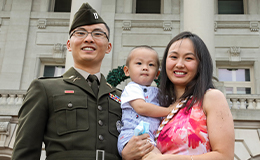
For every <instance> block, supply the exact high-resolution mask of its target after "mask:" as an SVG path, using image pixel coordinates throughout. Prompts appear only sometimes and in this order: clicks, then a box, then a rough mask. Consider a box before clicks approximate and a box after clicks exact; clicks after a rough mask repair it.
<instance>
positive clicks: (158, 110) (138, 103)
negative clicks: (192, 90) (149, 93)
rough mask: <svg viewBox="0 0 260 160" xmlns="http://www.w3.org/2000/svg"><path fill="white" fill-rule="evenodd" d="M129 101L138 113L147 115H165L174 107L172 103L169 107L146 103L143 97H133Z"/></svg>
mask: <svg viewBox="0 0 260 160" xmlns="http://www.w3.org/2000/svg"><path fill="white" fill-rule="evenodd" d="M129 103H130V105H131V106H132V107H133V108H134V110H135V111H136V112H137V113H138V114H140V115H143V116H149V117H164V116H167V115H168V114H169V113H170V112H171V111H172V109H173V108H174V107H175V106H173V105H170V106H169V107H161V106H157V105H155V104H152V103H147V102H145V100H143V99H135V100H132V101H130V102H129Z"/></svg>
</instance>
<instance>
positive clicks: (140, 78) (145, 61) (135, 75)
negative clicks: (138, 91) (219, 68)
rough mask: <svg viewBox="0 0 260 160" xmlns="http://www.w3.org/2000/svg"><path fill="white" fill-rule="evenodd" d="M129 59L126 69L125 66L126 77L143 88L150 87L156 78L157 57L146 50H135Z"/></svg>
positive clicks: (154, 53)
mask: <svg viewBox="0 0 260 160" xmlns="http://www.w3.org/2000/svg"><path fill="white" fill-rule="evenodd" d="M130 56H131V59H130V62H129V65H128V67H127V66H125V68H124V71H125V75H126V76H130V78H131V80H132V81H134V82H135V83H138V84H140V85H143V86H150V85H151V83H152V82H153V80H154V79H155V78H157V77H158V75H159V72H158V68H159V66H158V64H157V59H158V55H157V53H156V52H155V51H153V50H151V49H147V48H136V49H134V50H133V51H132V52H131V55H130Z"/></svg>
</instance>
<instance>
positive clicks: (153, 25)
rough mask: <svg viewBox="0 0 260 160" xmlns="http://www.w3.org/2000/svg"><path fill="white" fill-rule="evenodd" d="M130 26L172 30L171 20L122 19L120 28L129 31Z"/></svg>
mask: <svg viewBox="0 0 260 160" xmlns="http://www.w3.org/2000/svg"><path fill="white" fill-rule="evenodd" d="M132 27H136V28H163V30H164V31H171V30H172V22H171V21H163V22H162V21H157V22H154V21H146V22H144V21H123V23H122V28H123V30H126V31H129V30H131V28H132Z"/></svg>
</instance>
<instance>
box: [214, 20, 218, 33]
mask: <svg viewBox="0 0 260 160" xmlns="http://www.w3.org/2000/svg"><path fill="white" fill-rule="evenodd" d="M217 28H218V22H214V31H215V32H216V31H217Z"/></svg>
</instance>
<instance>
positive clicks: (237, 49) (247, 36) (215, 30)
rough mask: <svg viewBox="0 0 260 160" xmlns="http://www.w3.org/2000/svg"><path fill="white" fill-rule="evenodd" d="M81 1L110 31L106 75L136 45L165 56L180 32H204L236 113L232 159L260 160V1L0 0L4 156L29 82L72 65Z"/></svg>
mask: <svg viewBox="0 0 260 160" xmlns="http://www.w3.org/2000/svg"><path fill="white" fill-rule="evenodd" d="M83 2H89V3H90V4H91V5H92V6H93V7H94V8H95V9H96V10H97V11H98V12H99V13H100V14H101V15H102V18H103V19H104V20H105V21H106V22H107V23H108V25H109V26H110V29H111V37H110V41H111V42H112V45H113V49H112V51H111V53H110V54H108V55H106V57H105V61H104V63H103V65H102V69H101V71H102V72H103V73H104V74H105V75H107V74H108V72H109V70H112V69H113V68H117V67H118V66H122V65H124V64H125V60H126V56H127V54H128V52H129V51H130V49H131V48H132V47H134V46H136V45H141V44H147V45H150V46H152V47H154V48H155V49H156V50H157V51H158V53H159V57H160V59H162V56H163V52H164V49H165V47H166V45H167V43H168V42H169V41H170V39H171V38H172V37H174V36H175V35H176V34H178V33H180V32H182V31H185V30H189V31H191V32H193V33H196V34H198V35H199V36H200V37H201V38H202V39H203V40H204V41H205V43H206V44H207V46H208V48H209V50H210V53H211V55H212V58H213V61H214V76H215V77H216V81H215V84H216V86H217V87H218V88H219V89H220V90H221V91H223V92H224V93H225V95H226V98H227V101H228V102H229V105H230V109H231V111H232V114H233V119H234V124H235V136H236V141H235V158H234V159H235V160H246V159H251V160H255V159H260V147H259V146H260V140H259V139H260V69H259V68H260V34H259V27H260V0H103V1H102V0H0V160H10V157H11V153H12V148H13V144H14V139H15V132H16V128H17V122H18V117H17V113H18V111H19V108H20V107H21V104H22V99H23V96H24V94H25V92H26V90H27V88H28V87H29V85H30V83H31V81H32V80H33V79H35V78H37V77H40V76H57V75H60V74H62V73H63V72H64V71H65V70H66V69H68V68H69V67H70V66H72V65H73V62H72V56H71V53H69V52H67V51H66V42H67V39H68V30H69V24H70V20H71V16H72V15H73V14H74V13H75V11H76V10H77V9H78V8H79V6H80V5H81V4H82V3H83ZM71 13H72V14H71ZM126 83H127V82H122V83H121V84H120V85H119V86H118V87H120V88H123V87H124V86H125V85H126ZM35 118H37V117H35ZM42 159H45V152H44V146H43V154H42Z"/></svg>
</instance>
